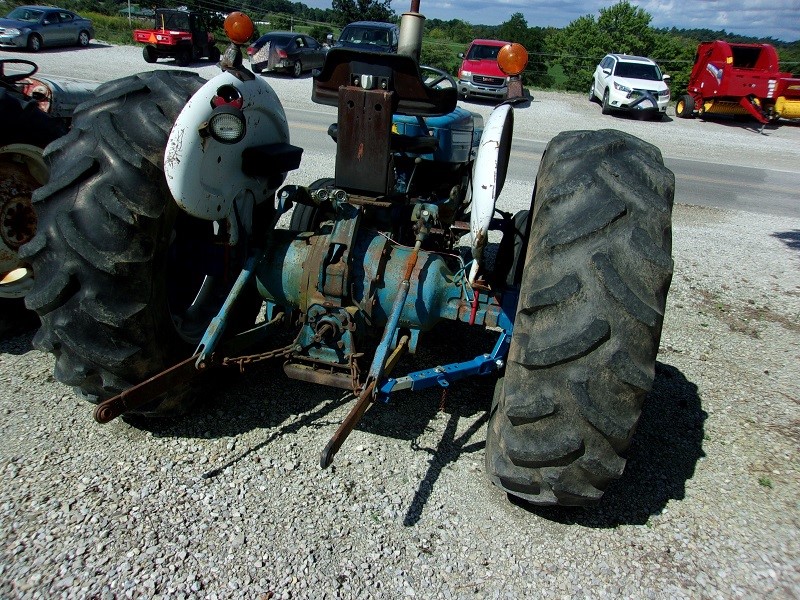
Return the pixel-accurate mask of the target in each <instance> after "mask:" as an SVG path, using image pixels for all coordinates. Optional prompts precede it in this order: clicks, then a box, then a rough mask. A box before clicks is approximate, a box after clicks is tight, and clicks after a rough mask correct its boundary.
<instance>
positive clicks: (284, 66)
mask: <svg viewBox="0 0 800 600" xmlns="http://www.w3.org/2000/svg"><path fill="white" fill-rule="evenodd" d="M326 53H327V48H323V46H322V45H321V44H320V43H319V42H317V40H315V39H314V38H312V37H309V36H307V35H303V34H302V33H292V32H291V31H272V32H270V33H267V34H264V35H262V36H261V37H260V38H258V39H257V40H256V41H255V42H254V43H253V44H252V45H251V46H250V47H249V48H248V49H247V54H248V55H249V56H250V66H251V68H252V69H253V72H255V73H261V72H263V71H267V72H269V71H285V72H287V73H291V74H292V75H294V76H295V77H300V75H302V73H303V71H311V70H312V69H319V68H321V67H322V63H323V62H325V54H326Z"/></svg>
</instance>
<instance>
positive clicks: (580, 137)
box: [486, 130, 675, 505]
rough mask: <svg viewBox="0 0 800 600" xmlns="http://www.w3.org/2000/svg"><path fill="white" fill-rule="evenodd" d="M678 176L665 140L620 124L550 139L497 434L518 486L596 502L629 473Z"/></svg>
mask: <svg viewBox="0 0 800 600" xmlns="http://www.w3.org/2000/svg"><path fill="white" fill-rule="evenodd" d="M674 182H675V179H674V176H673V174H672V172H670V171H669V170H668V169H666V168H665V167H664V164H663V160H662V157H661V153H660V151H659V150H658V149H657V148H656V147H655V146H652V145H650V144H648V143H646V142H643V141H642V140H640V139H638V138H635V137H633V136H631V135H628V134H625V133H622V132H620V131H614V130H601V131H594V132H589V131H573V132H565V133H562V134H560V135H558V136H556V137H555V138H554V139H553V140H552V141H551V142H550V143H549V144H548V147H547V150H546V151H545V154H544V157H543V159H542V163H541V167H540V169H539V174H538V177H537V183H536V191H535V197H534V200H533V205H532V207H531V211H530V216H531V219H532V225H531V233H530V238H529V240H528V248H527V253H526V255H525V259H524V262H525V268H524V273H523V278H522V284H521V291H520V300H519V304H518V307H517V316H516V320H515V323H514V333H513V336H512V342H511V347H510V349H509V355H508V361H507V365H506V371H505V374H504V376H503V378H501V379H500V380H499V381H498V384H497V389H496V394H495V401H494V403H493V406H492V409H491V415H490V421H489V427H488V432H487V441H486V469H487V473H488V475H489V478H490V479H491V481H492V482H493V483H494V484H496V485H497V486H499V487H500V488H502V489H503V490H505V491H506V492H508V493H509V494H511V495H514V496H518V497H520V498H523V499H524V500H527V501H529V502H531V503H533V504H541V505H552V504H560V505H584V504H590V503H592V502H595V501H597V500H599V499H600V497H601V496H602V493H603V490H604V489H605V487H606V485H607V484H608V483H609V482H610V481H611V480H613V479H616V478H618V477H620V476H621V475H622V471H623V469H624V466H625V458H624V453H625V451H626V450H627V448H628V446H629V444H630V441H631V437H632V436H633V433H634V430H635V427H636V424H637V421H638V419H639V415H640V412H641V406H642V403H643V401H644V398H645V396H646V395H647V392H648V391H649V390H650V388H651V386H652V383H653V379H654V377H655V359H656V353H657V351H658V345H659V339H660V336H661V327H662V323H663V318H664V307H665V304H666V298H667V291H668V289H669V284H670V280H671V277H672V268H673V262H672V258H671V246H672V241H671V237H672V234H671V213H672V202H673V195H674V186H675V183H674Z"/></svg>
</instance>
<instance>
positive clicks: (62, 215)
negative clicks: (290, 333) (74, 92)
mask: <svg viewBox="0 0 800 600" xmlns="http://www.w3.org/2000/svg"><path fill="white" fill-rule="evenodd" d="M202 83H203V80H202V79H201V78H200V77H198V76H197V75H196V74H195V73H191V72H187V71H166V70H164V71H155V72H152V73H143V74H139V75H135V76H131V77H126V78H123V79H120V80H117V81H113V82H110V83H107V84H105V85H103V86H101V87H100V88H98V89H97V92H96V94H95V98H94V99H93V100H91V101H88V102H85V103H83V104H82V105H81V107H80V108H79V110H78V111H76V113H75V116H74V120H73V128H72V131H70V133H69V134H67V135H66V136H65V137H63V138H61V139H60V140H58V141H56V142H55V143H53V144H51V145H50V146H49V147H48V149H47V152H46V157H47V158H49V160H50V163H51V175H50V181H49V183H47V184H46V185H45V186H43V187H42V188H40V189H39V190H37V191H36V192H35V194H34V206H35V208H36V210H37V213H38V216H39V229H38V231H37V234H36V236H35V237H34V238H33V240H32V241H31V242H30V243H28V244H27V245H25V246H23V247H22V250H21V254H22V255H23V257H25V258H27V259H28V261H29V262H30V263H31V264H32V266H33V271H34V273H35V274H36V277H35V279H34V285H33V289H32V290H31V291H30V293H29V294H28V296H27V298H26V303H27V306H28V307H29V308H32V309H33V310H35V311H36V312H37V313H38V314H39V317H40V318H41V321H42V327H41V329H40V330H39V332H38V333H37V334H36V336H35V338H34V341H33V343H34V346H35V347H36V348H39V349H41V350H44V351H47V352H51V353H52V354H54V355H55V357H56V365H55V377H56V379H58V380H59V381H61V382H63V383H65V384H67V385H71V386H74V387H76V388H78V389H79V390H80V391H81V392H82V393H83V395H85V396H86V397H87V398H88V399H89V400H91V401H94V402H97V401H99V400H102V399H105V398H108V397H110V396H113V395H115V394H118V393H120V392H121V391H123V390H125V389H127V388H128V387H130V386H131V385H133V384H136V383H139V382H141V381H144V380H145V379H147V378H148V377H150V376H152V375H154V374H155V373H158V372H160V371H163V370H164V369H166V368H167V367H169V366H172V365H173V364H175V363H177V362H179V361H180V360H183V359H185V358H187V357H188V356H191V354H192V352H193V350H194V348H195V347H196V346H197V343H198V341H199V338H200V336H201V335H202V332H203V331H204V330H205V326H206V324H207V323H208V320H210V314H212V313H213V312H216V310H217V309H218V307H219V305H220V304H221V300H218V298H217V297H218V296H219V295H220V294H217V295H216V296H217V297H214V300H213V302H212V301H211V298H212V297H213V295H212V294H210V293H208V291H209V289H208V288H210V287H211V285H207V284H211V283H213V281H214V279H213V277H214V275H213V274H210V273H209V271H202V269H205V268H207V265H208V263H211V262H213V261H212V260H211V259H210V258H209V256H210V255H211V253H213V252H214V250H213V248H214V247H215V246H216V245H215V244H213V225H212V223H211V222H209V221H202V220H200V219H195V218H193V217H190V216H188V215H187V214H185V213H182V212H180V211H179V210H178V208H177V205H176V204H175V202H174V201H173V200H172V196H171V194H170V192H169V189H168V187H167V183H166V178H165V176H164V173H163V168H164V167H163V153H164V147H165V146H166V141H167V136H168V135H169V132H170V129H171V128H172V124H173V122H174V120H175V118H176V117H177V116H178V114H179V113H180V111H181V109H182V108H183V107H184V105H185V104H186V102H187V101H188V100H189V98H190V97H191V96H192V94H193V93H194V92H195V91H196V90H197V89H198V88H199V87H200V86H201V84H202ZM209 238H211V239H210V240H209ZM219 254H220V255H222V254H223V250H220V251H219ZM235 276H236V271H233V278H235ZM209 277H211V278H212V279H209ZM221 279H222V278H221V277H220V278H218V279H217V281H220V280H221ZM225 293H227V291H224V292H222V294H223V295H224V294H225ZM201 298H206V299H209V300H208V303H206V302H204V301H201V300H200V299H201ZM207 304H214V306H209V305H207ZM254 319H255V316H254ZM254 319H253V320H254ZM190 392H191V388H190V387H189V386H188V385H184V386H179V387H176V388H174V389H171V390H169V391H167V392H166V393H165V394H164V395H163V396H160V397H159V398H157V399H155V401H154V402H152V403H151V404H149V405H147V406H146V407H144V408H143V409H142V410H141V413H143V414H157V415H162V414H177V413H180V412H184V410H185V408H186V407H187V406H188V400H189V399H190V398H191V394H190Z"/></svg>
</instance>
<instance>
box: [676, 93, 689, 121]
mask: <svg viewBox="0 0 800 600" xmlns="http://www.w3.org/2000/svg"><path fill="white" fill-rule="evenodd" d="M675 116H677V117H679V118H681V119H691V118H692V117H694V98H692V97H691V96H690V95H689V94H685V95H683V96H681V97H680V98H678V101H677V102H676V103H675Z"/></svg>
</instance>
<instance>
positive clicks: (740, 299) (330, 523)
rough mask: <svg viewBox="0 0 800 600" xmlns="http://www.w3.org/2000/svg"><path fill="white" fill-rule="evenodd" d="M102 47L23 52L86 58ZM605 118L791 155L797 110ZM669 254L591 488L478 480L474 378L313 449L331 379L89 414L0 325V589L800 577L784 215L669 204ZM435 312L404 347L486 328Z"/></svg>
mask: <svg viewBox="0 0 800 600" xmlns="http://www.w3.org/2000/svg"><path fill="white" fill-rule="evenodd" d="M99 50H101V48H100V47H98V46H96V47H94V48H93V49H92V50H89V51H85V52H80V53H78V52H75V51H69V52H52V51H51V52H45V53H42V54H40V55H37V56H36V60H37V61H38V62H39V63H40V64H42V65H43V71H45V72H48V70H53V71H55V70H56V69H57V68H66V67H64V66H63V65H62V66H61V67H57V66H56V65H55V62H56V61H57V60H58V61H72V62H70V63H69V64H70V65H72V67H71V68H72V73H73V76H74V77H76V78H84V79H91V78H92V75H93V74H94V75H95V77H97V72H98V71H99V70H100V69H101V68H102V65H101V66H98V65H96V64H95V68H96V69H97V71H93V68H92V65H91V64H90V61H88V60H85V59H84V57H91V56H92V54H91V53H92V52H95V51H99ZM102 50H105V51H106V52H109V53H110V52H113V53H120V54H124V53H123V52H122V51H121V49H118V48H106V49H102ZM126 52H127V54H125V56H128V55H129V54H131V51H130V49H126ZM10 54H11V53H0V56H4V57H7V56H8V55H10ZM14 56H21V57H23V58H24V57H28V56H27V55H19V54H15V55H14ZM76 56H80V57H81V61H80V63H78V62H77V61H76V59H75V57H76ZM115 56H116V54H115ZM136 57H137V59H138V63H137V64H135V65H134V64H133V62H131V68H132V69H133V70H141V68H142V67H143V66H144V64H143V62H142V61H141V59H140V58H138V57H139V54H138V51H137V53H136ZM49 61H53V63H52V64H48V65H47V66H46V67H45V66H44V65H45V63H48V62H49ZM103 64H104V65H108V64H111V65H113V68H114V69H115V70H116V69H117V68H119V72H118V73H117V75H123V74H127V71H126V70H125V69H127V67H126V66H125V64H127V63H125V64H123V62H122V60H121V59H120V60H119V61H117V60H116V59H115V60H113V61H106V62H104V63H103ZM164 66H167V65H166V63H165V65H164ZM210 74H213V71H212V72H211V73H209V75H210ZM276 81H277V82H279V83H280V84H281V96H282V99H283V100H284V101H285V103H286V104H287V105H290V106H291V105H292V104H293V103H296V105H297V106H298V107H299V106H309V105H308V104H307V103H306V104H305V105H303V104H302V103H301V102H300V100H298V98H299V96H295V95H293V91H296V90H299V89H300V88H302V86H306V88H308V86H309V85H310V80H308V79H301V80H298V81H293V80H289V79H284V78H276ZM284 84H285V87H284ZM277 88H278V84H276V89H277ZM306 92H307V89H306ZM304 93H305V92H304ZM304 97H306V96H304ZM556 99H557V100H558V101H559V102H562V103H564V104H566V105H567V106H569V107H574V114H571V113H565V111H557V110H552V109H551V108H550V107H549V105H550V104H555V103H556ZM536 102H540V104H535V105H534V110H535V111H537V114H541V113H542V112H545V111H548V110H552V113H546V114H547V115H548V118H546V119H540V118H537V122H536V124H535V126H534V125H531V124H530V123H528V121H527V120H526V119H525V118H519V119H518V126H519V127H520V129H518V133H520V130H521V133H520V134H521V135H526V136H530V137H535V139H548V138H549V136H550V135H552V134H553V133H556V132H557V131H559V130H561V129H568V128H569V129H571V128H581V127H592V128H596V127H601V126H609V123H608V119H609V118H611V117H601V116H600V115H599V107H597V106H591V105H588V103H587V102H585V99H584V98H582V97H580V96H577V95H567V94H550V93H547V94H542V93H537V94H536ZM479 108H480V107H479ZM487 110H488V108H487ZM519 112H522V111H519ZM558 115H562V116H564V119H562V120H561V121H557V117H558ZM612 119H613V118H612ZM613 123H614V124H615V126H618V128H621V129H624V128H627V127H631V128H633V127H635V128H636V133H637V134H639V135H641V137H645V138H647V136H648V135H651V134H647V133H646V132H649V131H650V130H651V129H652V130H653V131H655V130H656V129H657V130H658V133H657V134H652V135H654V136H656V137H657V138H659V139H654V140H651V141H654V142H656V143H658V145H659V146H661V147H662V149H663V151H664V153H665V155H670V156H676V155H677V156H679V155H681V154H682V153H684V152H685V153H687V155H688V156H690V157H695V158H701V156H702V154H703V151H702V150H698V148H703V147H705V148H706V151H708V150H709V149H713V147H714V146H717V147H722V144H725V146H726V147H727V148H726V158H727V159H729V160H732V161H735V160H739V161H741V162H739V163H738V164H759V165H760V164H771V165H783V162H781V161H785V163H786V165H785V168H787V169H791V170H796V164H797V156H798V153H799V152H800V150H798V146H800V145H799V144H797V141H798V131H800V129H798V128H797V127H795V126H786V127H782V128H780V129H777V130H775V131H772V132H770V134H769V135H768V136H756V135H755V134H751V133H750V132H747V131H744V130H742V129H741V128H734V127H727V126H724V125H719V124H716V125H713V127H712V124H706V123H702V122H699V121H691V122H683V121H673V122H672V123H657V124H656V123H654V124H650V123H638V122H633V121H629V120H627V119H614V121H613ZM590 124H591V125H590ZM674 128H683V129H681V131H682V132H683V133H681V134H680V135H675V136H673V135H672V134H671V132H672V131H673V129H674ZM706 128H707V129H706ZM551 129H552V131H551ZM690 130H691V131H692V134H691V136H690V135H687V134H686V132H687V131H690ZM701 130H702V132H703V133H702V135H699V134H698V131H701ZM706 131H708V132H709V133H708V135H707V134H706ZM712 137H713V139H710V138H712ZM683 141H686V142H687V143H686V146H685V147H684V146H683V145H681V144H682V143H683ZM689 141H692V143H688V142H689ZM728 148H730V149H731V152H730V153H727V149H728ZM317 159H319V160H323V157H316V156H314V155H312V156H307V157H305V159H304V161H305V163H306V166H305V167H304V170H301V172H299V173H298V174H297V177H298V179H303V178H304V177H305V178H306V180H309V176H312V175H313V173H312V171H313V170H314V169H315V168H316V167H309V166H307V165H308V164H311V165H317ZM326 159H328V160H329V158H326ZM507 192H508V193H509V194H510V196H511V200H510V202H512V203H524V202H526V197H529V193H530V192H529V190H521V189H516V188H515V187H514V186H513V185H512V186H510V189H509V190H507ZM673 254H674V258H675V277H674V279H673V283H672V289H671V292H670V297H669V300H668V307H667V314H666V319H665V323H664V332H663V336H662V343H661V350H660V354H659V364H658V370H657V377H656V381H655V385H654V388H653V391H652V393H651V394H650V395H649V397H648V400H647V403H646V405H645V409H644V412H643V414H642V418H641V421H640V425H639V429H638V431H637V433H636V436H635V438H634V442H633V445H632V448H631V450H630V453H629V460H628V465H627V468H626V471H625V474H624V476H623V477H622V479H621V480H619V481H618V482H616V483H614V484H613V485H612V486H611V487H610V489H609V490H608V491H607V493H606V496H605V497H604V500H603V502H602V503H601V504H600V505H599V506H597V507H595V508H591V509H579V510H562V509H546V510H545V509H533V508H530V507H527V506H524V505H522V504H520V503H516V502H512V501H509V499H508V498H507V497H506V496H505V495H504V494H502V493H501V492H500V491H499V490H497V489H495V488H494V487H492V486H491V485H490V484H488V483H487V482H486V480H485V478H484V476H483V473H482V471H483V445H484V441H485V431H486V427H485V425H486V418H487V414H486V410H487V408H488V403H489V399H490V397H491V393H492V388H493V382H491V381H489V380H468V381H466V382H462V383H460V384H458V385H456V386H453V387H452V388H451V390H450V392H449V393H448V395H447V397H446V399H444V400H443V399H442V396H441V394H440V393H438V392H436V391H428V392H425V393H418V394H400V395H398V396H397V398H396V401H395V403H394V404H392V405H390V406H388V407H377V408H375V409H373V410H371V411H370V412H369V413H368V414H367V415H366V417H365V418H364V420H363V422H362V424H361V426H360V427H359V428H358V429H357V430H356V431H355V432H354V433H353V435H352V436H351V438H350V439H349V440H348V442H347V443H346V444H345V446H344V447H343V448H342V450H341V452H340V453H339V455H338V456H337V458H336V461H335V465H334V466H333V467H332V468H330V469H328V470H325V471H322V470H320V469H319V467H318V466H317V461H318V453H319V451H320V450H321V449H322V448H323V447H324V445H325V443H326V442H327V440H328V439H329V437H330V435H331V434H332V433H333V431H334V430H335V428H336V426H337V425H338V423H339V422H340V421H341V419H342V418H343V417H344V415H345V414H346V412H347V410H348V408H349V399H347V398H343V397H342V396H341V394H340V393H339V392H338V391H336V390H332V389H330V388H324V387H314V386H309V385H305V384H302V383H299V382H294V381H291V380H287V379H286V378H285V377H284V376H283V373H282V370H281V369H280V368H279V367H278V366H277V365H272V366H266V367H263V368H261V369H258V370H253V371H252V372H249V373H248V374H246V375H245V376H243V377H240V378H232V379H224V380H223V379H222V378H220V379H219V380H217V381H216V382H210V383H209V387H208V393H207V397H206V398H204V400H203V401H202V402H201V404H200V406H199V407H198V411H197V412H196V413H195V414H193V415H191V416H189V417H187V418H185V419H182V420H175V421H167V422H144V423H142V422H135V423H126V422H124V421H117V422H114V423H112V424H110V425H107V426H103V427H101V426H98V425H96V424H94V423H93V421H92V420H91V410H90V407H89V405H87V404H86V403H85V402H83V401H81V400H79V399H78V398H77V397H76V396H75V395H74V394H73V392H72V391H71V390H70V389H68V388H66V387H65V386H63V385H61V384H59V383H57V382H55V381H54V379H53V377H52V374H51V373H52V360H51V359H50V357H49V356H48V355H45V354H42V353H40V352H38V351H35V350H33V349H32V348H31V344H30V342H31V337H32V334H30V333H29V334H25V335H22V336H19V337H15V338H11V339H5V340H2V341H0V382H2V384H0V477H2V479H0V481H2V483H0V540H1V541H2V546H0V597H3V598H18V597H24V598H53V597H70V598H142V597H147V598H155V597H163V598H181V597H185V598H240V597H241V598H269V597H275V598H337V597H341V598H371V597H374V598H398V597H402V596H409V597H410V596H416V597H420V598H467V597H469V598H532V597H542V598H598V597H613V598H617V597H630V598H642V597H647V598H731V597H744V598H755V597H771V598H797V597H800V593H798V590H800V532H799V531H798V522H799V521H800V501H798V498H800V484H799V482H800V477H798V447H800V384H798V379H799V378H798V375H800V369H798V364H800V360H799V359H800V220H797V219H786V218H777V217H770V216H768V215H755V214H750V213H744V212H728V211H721V210H716V209H708V208H698V207H692V206H686V205H678V206H676V208H675V213H674V250H673ZM444 333H445V334H446V335H442V336H439V337H440V339H441V341H437V340H428V341H429V342H430V343H431V344H432V345H429V346H427V347H426V348H425V350H424V351H423V352H422V353H421V354H420V355H419V357H418V359H417V360H418V362H416V363H415V362H410V363H409V364H408V365H406V366H410V365H415V366H417V367H418V366H419V365H423V364H430V361H433V360H436V361H437V362H438V361H442V362H444V361H447V360H450V359H455V358H457V357H456V356H455V355H454V352H455V351H454V348H459V347H469V348H476V347H478V346H487V345H489V344H491V343H492V340H491V339H490V338H488V337H485V336H478V339H475V337H470V338H469V339H467V337H466V336H465V333H464V331H463V330H462V329H458V328H446V329H445V331H444ZM426 361H427V362H426ZM401 367H402V365H401Z"/></svg>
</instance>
